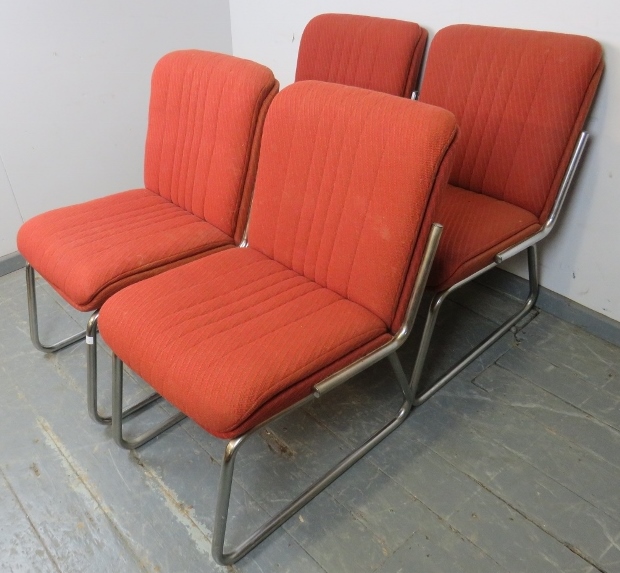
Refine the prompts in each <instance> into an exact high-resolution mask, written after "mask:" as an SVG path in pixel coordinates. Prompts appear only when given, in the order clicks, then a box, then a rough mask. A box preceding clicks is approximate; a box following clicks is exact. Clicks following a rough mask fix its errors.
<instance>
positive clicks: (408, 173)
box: [248, 81, 457, 325]
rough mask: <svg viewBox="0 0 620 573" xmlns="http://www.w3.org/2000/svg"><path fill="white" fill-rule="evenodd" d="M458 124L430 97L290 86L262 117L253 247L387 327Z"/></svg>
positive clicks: (332, 86) (331, 86)
mask: <svg viewBox="0 0 620 573" xmlns="http://www.w3.org/2000/svg"><path fill="white" fill-rule="evenodd" d="M316 117H320V118H321V119H320V121H317V120H316ZM456 132H457V130H456V124H455V121H454V117H453V116H452V114H451V113H450V112H447V111H445V110H442V109H439V108H436V107H432V106H426V105H423V104H420V103H418V102H411V101H410V100H406V99H404V98H397V97H394V96H390V95H386V94H383V93H379V92H373V91H368V90H359V88H352V87H347V86H339V85H336V84H328V83H323V82H313V81H307V82H299V83H295V84H292V85H291V86H289V87H287V88H286V89H285V90H283V91H282V93H281V94H280V95H279V96H278V97H277V98H276V99H275V100H274V102H273V104H272V106H271V108H270V110H269V113H268V115H267V119H266V121H265V129H264V133H263V141H262V151H261V161H260V165H259V169H258V174H257V179H256V189H255V191H254V199H253V206H252V217H251V219H250V225H249V235H248V236H249V241H250V245H251V246H252V247H253V248H255V249H257V250H259V251H261V252H263V253H264V254H266V255H267V256H268V257H270V258H273V259H275V260H277V261H278V262H280V263H282V264H283V265H285V266H287V267H289V268H292V269H293V270H295V271H296V272H298V273H299V274H302V275H304V276H305V277H307V278H309V279H310V280H313V281H315V282H317V283H318V284H320V285H321V286H324V287H326V288H329V289H331V290H333V291H334V292H336V293H338V294H340V295H341V296H343V297H346V298H348V299H349V300H351V301H353V302H356V303H358V304H360V305H362V306H364V307H365V308H367V309H368V310H370V311H371V312H373V313H374V314H376V315H377V316H378V317H380V318H381V319H382V320H383V321H384V322H385V323H386V324H388V325H390V324H391V323H392V319H393V317H394V314H395V311H396V307H397V304H398V302H399V299H400V297H401V294H403V296H405V298H408V293H403V292H402V289H403V284H404V282H405V276H406V273H407V269H408V265H409V262H410V261H411V258H412V253H413V248H414V246H415V245H416V243H417V242H418V239H419V238H420V230H421V228H422V223H423V220H424V215H425V213H426V209H427V203H428V200H429V196H430V195H429V191H430V190H431V189H432V188H433V185H434V183H435V179H436V176H437V174H438V171H439V167H440V165H441V164H442V162H443V161H444V160H446V158H445V155H446V152H447V150H448V148H449V147H450V146H451V145H452V143H453V141H454V139H455V137H456ZM426 231H427V232H428V229H426ZM424 240H425V238H424V239H422V242H423V241H424ZM409 292H410V291H409Z"/></svg>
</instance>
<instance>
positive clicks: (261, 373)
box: [99, 81, 456, 438]
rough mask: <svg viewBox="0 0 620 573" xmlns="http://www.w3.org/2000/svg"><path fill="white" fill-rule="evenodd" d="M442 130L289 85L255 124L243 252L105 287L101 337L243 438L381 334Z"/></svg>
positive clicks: (346, 96)
mask: <svg viewBox="0 0 620 573" xmlns="http://www.w3.org/2000/svg"><path fill="white" fill-rule="evenodd" d="M455 135H456V122H455V120H454V117H453V116H452V114H450V113H449V112H447V111H445V110H442V109H439V108H435V107H432V106H427V105H424V104H420V103H417V102H412V101H408V100H405V99H403V98H398V97H394V96H390V95H386V94H381V93H378V92H371V91H367V90H361V89H358V88H351V87H344V86H339V85H336V84H329V83H322V82H310V81H308V82H300V83H296V84H293V85H292V86H289V87H288V88H286V89H285V90H283V91H282V93H281V94H279V95H278V96H276V98H275V99H274V102H273V104H272V106H271V108H270V110H269V112H268V115H267V120H266V122H265V129H264V136H263V142H262V150H261V157H260V164H259V168H258V175H257V184H256V190H255V194H254V203H253V208H252V218H251V223H250V230H249V247H247V248H233V249H227V250H224V251H221V252H219V253H216V254H214V255H212V256H209V257H205V258H203V259H201V260H199V261H195V262H193V263H190V264H188V265H185V266H183V267H179V268H178V269H174V270H171V271H170V272H167V273H164V274H161V275H159V276H157V277H154V278H151V279H149V280H146V281H143V282H141V283H139V284H136V285H132V286H130V287H128V288H126V289H124V290H123V291H121V292H119V293H117V294H116V295H114V296H113V297H111V298H110V299H109V300H108V301H107V302H106V303H105V304H104V305H103V307H102V309H101V312H100V316H99V328H100V331H101V334H102V336H103V338H104V339H105V340H106V342H107V343H108V344H109V345H110V347H111V348H112V350H113V351H114V352H115V353H116V354H117V355H118V356H119V357H120V358H121V360H123V361H124V362H125V363H126V364H128V365H129V366H130V367H131V368H132V369H133V370H134V371H135V372H137V373H138V374H139V375H140V376H142V378H144V379H145V380H146V381H147V382H148V383H149V384H150V385H151V386H153V388H155V389H156V390H157V392H159V393H160V394H161V395H162V396H163V397H164V398H166V399H167V400H169V401H170V402H171V403H172V404H174V405H175V406H177V407H178V408H180V409H181V410H182V411H183V412H185V413H186V414H188V415H189V416H190V417H191V418H192V419H194V420H195V421H196V422H197V423H198V424H200V425H201V426H202V427H203V428H204V429H206V430H207V431H209V432H210V433H212V434H213V435H215V436H218V437H222V438H231V437H235V436H238V435H241V434H243V433H245V432H247V431H248V430H249V429H251V428H252V427H254V426H255V425H256V424H258V423H260V422H261V421H264V420H265V419H267V418H269V417H270V416H272V415H274V414H276V413H277V412H279V411H281V410H282V409H284V408H286V407H288V406H289V405H291V404H293V403H295V402H296V401H298V400H299V399H301V398H303V397H305V396H307V395H308V394H309V393H310V392H311V391H312V386H313V385H314V384H315V383H316V382H318V381H320V380H322V379H323V378H324V377H326V376H328V375H329V374H331V373H333V372H335V371H337V370H339V369H341V368H342V367H344V366H346V365H348V364H350V363H351V362H353V361H355V360H356V359H357V358H359V357H360V356H363V355H365V354H366V353H368V352H370V351H371V350H373V349H375V348H378V347H379V346H381V345H383V344H385V343H386V342H387V341H388V340H389V339H390V338H391V333H390V330H391V329H392V328H393V324H392V322H393V316H394V314H395V312H396V308H397V307H398V305H399V303H400V300H401V298H404V299H407V300H408V299H409V297H410V293H411V285H410V280H409V274H410V268H411V267H412V266H416V265H418V264H419V257H418V256H417V252H418V250H417V248H416V247H417V244H418V243H419V244H420V245H422V247H423V246H424V244H425V242H426V238H427V236H428V225H427V224H426V222H427V220H432V214H431V213H428V209H429V206H430V205H432V199H431V196H432V195H434V194H435V193H436V192H437V191H438V189H439V188H440V187H441V186H442V185H444V184H445V182H446V179H447V175H448V173H449V172H450V169H451V164H450V157H451V155H450V153H449V150H450V149H451V148H452V143H453V141H454V139H455ZM442 167H443V168H442ZM444 174H445V175H444ZM416 270H417V267H416V268H415V269H413V271H412V272H415V271H416Z"/></svg>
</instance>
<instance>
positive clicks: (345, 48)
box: [295, 14, 428, 98]
mask: <svg viewBox="0 0 620 573" xmlns="http://www.w3.org/2000/svg"><path fill="white" fill-rule="evenodd" d="M427 38H428V32H427V31H426V30H425V29H424V28H421V27H420V26H418V25H417V24H414V23H413V22H405V21H403V20H392V19H389V18H375V17H371V16H358V15H354V14H321V15H319V16H315V17H314V18H313V19H312V20H310V22H308V24H307V25H306V28H305V29H304V32H303V35H302V36H301V41H300V43H299V53H298V56H297V70H296V73H295V81H301V80H320V81H324V82H335V83H338V84H345V85H349V86H356V87H359V88H366V89H370V90H376V91H380V92H385V93H388V94H393V95H397V96H403V97H407V98H410V97H411V94H412V92H413V90H414V89H415V87H416V83H417V81H418V76H419V73H420V66H421V64H422V57H423V55H424V48H425V46H426V39H427Z"/></svg>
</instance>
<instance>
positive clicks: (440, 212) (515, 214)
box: [428, 185, 541, 291]
mask: <svg viewBox="0 0 620 573" xmlns="http://www.w3.org/2000/svg"><path fill="white" fill-rule="evenodd" d="M436 220H437V221H438V222H439V223H441V224H442V225H443V226H444V228H445V230H446V232H444V233H443V235H442V237H441V241H440V242H439V248H438V250H437V254H436V255H435V261H434V263H433V268H432V270H431V274H430V277H429V280H428V286H429V288H432V289H434V290H437V291H443V290H446V289H447V288H450V287H451V286H452V285H454V284H456V283H457V282H459V281H461V280H463V279H464V278H466V277H468V276H470V275H471V274H473V273H475V272H477V271H478V270H480V269H482V268H484V267H485V266H487V265H488V264H490V263H491V262H492V261H493V258H494V257H495V255H496V254H497V253H499V252H501V251H503V250H504V249H506V248H508V247H509V246H511V245H514V244H516V243H518V242H519V241H522V240H523V239H526V238H527V237H530V236H531V235H533V234H534V233H536V232H537V231H539V230H540V228H541V225H540V223H539V222H538V218H537V217H535V216H534V215H533V214H532V213H530V212H529V211H526V210H525V209H521V207H517V206H515V205H511V204H510V203H506V202H505V201H499V200H498V199H494V198H493V197H488V196H486V195H482V194H481V193H475V192H473V191H467V190H465V189H461V188H460V187H454V186H453V185H448V186H447V188H446V190H445V191H444V193H442V195H441V197H440V198H439V200H438V202H437V210H436Z"/></svg>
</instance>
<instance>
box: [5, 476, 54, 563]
mask: <svg viewBox="0 0 620 573" xmlns="http://www.w3.org/2000/svg"><path fill="white" fill-rule="evenodd" d="M0 476H2V479H3V480H4V481H5V483H6V485H7V487H8V488H9V490H10V492H11V494H12V495H13V497H14V498H15V502H16V503H17V505H19V508H20V509H21V510H22V513H23V514H24V516H25V517H26V519H27V520H28V524H29V525H30V527H31V528H32V531H34V534H35V535H36V536H37V539H38V540H39V541H40V542H41V546H42V547H43V549H44V550H45V554H46V555H47V556H48V558H49V560H50V562H51V563H52V564H53V565H54V569H56V571H58V573H62V570H61V569H60V566H59V565H58V563H57V562H56V559H54V556H53V555H52V553H51V552H50V550H49V548H48V547H47V545H46V544H45V541H44V539H43V537H41V534H40V533H39V530H38V529H37V527H36V526H35V524H34V523H33V522H32V520H31V519H30V516H29V515H28V512H27V511H26V508H25V507H24V505H23V504H22V501H21V499H19V497H18V495H17V492H16V491H15V490H14V489H13V485H12V484H11V482H10V481H9V480H8V479H7V477H6V475H5V474H4V472H3V471H2V468H0Z"/></svg>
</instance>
